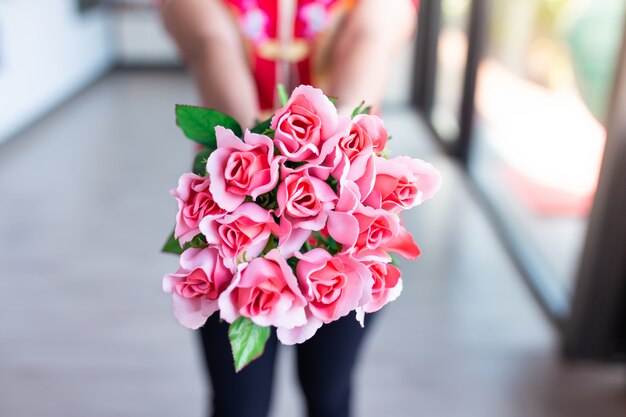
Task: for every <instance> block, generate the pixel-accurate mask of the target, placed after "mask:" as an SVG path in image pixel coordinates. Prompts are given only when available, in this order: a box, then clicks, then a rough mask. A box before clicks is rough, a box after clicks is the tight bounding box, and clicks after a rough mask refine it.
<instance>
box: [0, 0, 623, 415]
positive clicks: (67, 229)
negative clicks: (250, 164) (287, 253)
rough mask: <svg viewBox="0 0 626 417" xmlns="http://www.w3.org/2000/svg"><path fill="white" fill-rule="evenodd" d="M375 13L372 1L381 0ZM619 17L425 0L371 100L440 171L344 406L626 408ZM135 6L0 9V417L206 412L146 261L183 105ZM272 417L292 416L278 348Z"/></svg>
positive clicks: (191, 353) (611, 11)
mask: <svg viewBox="0 0 626 417" xmlns="http://www.w3.org/2000/svg"><path fill="white" fill-rule="evenodd" d="M381 1H382V0H381ZM625 19H626V2H624V1H619V0H423V1H422V4H421V8H420V13H419V22H418V30H417V33H416V36H415V39H414V42H413V43H412V44H411V45H409V46H408V47H407V48H405V50H404V51H403V52H402V56H401V57H400V58H399V59H398V60H397V62H395V63H394V69H393V76H392V80H391V83H390V85H389V89H388V94H387V96H386V100H385V105H384V108H383V113H384V118H385V123H386V126H387V127H388V130H389V131H390V132H391V134H392V135H393V137H394V140H393V141H392V143H391V147H392V152H393V153H395V154H408V155H411V156H413V157H420V158H422V159H426V160H428V161H431V162H432V163H433V164H435V166H437V167H438V168H439V169H440V170H441V171H442V174H443V176H444V185H443V188H442V190H441V191H440V192H439V194H438V195H437V196H436V198H434V199H433V200H432V201H429V202H428V203H426V204H424V206H422V207H419V208H417V209H415V210H413V211H411V213H409V214H408V215H407V216H406V222H407V226H408V228H409V229H410V231H411V232H412V233H413V234H414V235H415V237H416V240H417V242H418V244H419V245H420V246H421V248H422V251H423V255H422V257H421V258H420V259H419V260H418V261H417V262H406V263H404V264H403V271H404V277H405V279H404V281H405V290H404V294H403V296H402V297H400V299H399V300H398V301H396V302H395V303H393V304H392V305H389V306H388V307H386V308H385V311H384V313H383V314H382V315H381V319H380V320H378V322H377V323H376V324H375V326H374V327H373V329H372V332H371V334H370V338H369V341H368V344H367V346H366V347H365V349H364V351H363V352H362V358H361V359H362V360H361V366H360V368H359V371H358V374H357V381H356V383H357V391H356V392H355V406H356V415H357V416H365V417H374V416H376V417H379V416H398V417H400V416H442V417H448V416H481V417H483V416H498V417H500V416H507V417H508V416H513V417H515V416H520V417H521V416H524V417H529V416H532V417H535V416H536V417H542V416H546V417H548V416H550V417H551V416H568V417H571V416H576V417H577V416H581V417H583V416H584V417H589V416H602V417H604V416H606V417H612V416H616V417H617V416H625V415H626V373H625V372H624V360H625V359H626V36H625V33H626V32H625V30H626V27H625V25H624V22H625V21H626V20H625ZM197 102H198V97H197V95H196V93H195V91H194V87H193V84H192V80H191V78H190V77H189V76H188V75H187V74H186V73H185V71H184V69H183V67H182V65H181V64H180V62H179V60H178V58H177V56H176V52H175V49H174V47H173V45H172V43H171V41H170V40H169V38H168V37H167V35H166V34H165V32H164V30H163V28H162V26H161V23H160V19H159V16H158V13H157V11H156V9H155V7H154V4H153V2H152V1H150V0H137V1H133V0H114V1H113V0H112V1H98V0H0V388H1V389H0V416H3V417H5V416H6V417H13V416H16V417H30V416H66V417H67V416H87V415H88V416H138V415H150V416H171V415H177V416H201V415H205V413H206V404H207V398H208V392H210V387H206V382H205V376H204V374H203V368H202V363H201V360H200V359H201V358H200V356H199V350H198V348H199V346H198V345H197V340H196V337H195V335H194V334H193V332H191V331H188V330H185V329H183V328H181V327H180V326H179V325H178V324H177V323H176V322H175V321H174V319H173V317H172V315H171V301H170V299H169V297H168V296H167V295H165V294H163V293H162V292H161V277H162V276H163V275H164V274H165V273H167V272H170V271H173V270H175V268H176V259H175V258H174V257H169V256H166V255H161V254H160V253H159V249H160V246H161V244H162V241H163V240H164V238H165V237H166V236H167V234H168V232H169V230H170V229H171V227H170V226H171V224H172V223H173V219H174V214H175V211H176V205H175V203H174V201H173V200H172V199H171V198H170V197H169V195H168V190H169V189H170V188H172V187H174V186H175V184H176V180H177V178H178V176H179V175H180V174H181V173H182V172H184V171H186V170H187V169H188V167H189V165H190V162H191V158H192V154H193V148H192V145H191V144H190V143H188V142H187V141H186V140H185V139H184V138H183V136H182V134H181V133H180V132H179V131H178V129H177V128H176V126H175V123H174V111H173V109H174V104H175V103H197ZM279 357H280V361H279V373H278V378H277V380H276V382H275V386H276V390H275V395H274V401H273V415H274V416H277V417H287V416H297V415H301V407H300V398H301V394H300V392H299V389H298V386H297V383H296V378H295V374H294V367H293V366H292V361H293V351H292V350H291V349H290V348H283V349H282V350H281V352H280V355H279Z"/></svg>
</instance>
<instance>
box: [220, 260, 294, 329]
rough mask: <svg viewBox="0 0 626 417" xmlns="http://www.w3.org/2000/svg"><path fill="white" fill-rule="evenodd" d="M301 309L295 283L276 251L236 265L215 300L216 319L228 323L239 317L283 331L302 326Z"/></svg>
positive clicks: (288, 268)
mask: <svg viewBox="0 0 626 417" xmlns="http://www.w3.org/2000/svg"><path fill="white" fill-rule="evenodd" d="M305 306H306V300H305V298H304V297H303V295H302V293H301V291H300V288H299V287H298V281H297V280H296V277H295V275H294V274H293V271H292V270H291V267H289V265H288V264H287V261H285V258H283V256H282V255H281V254H280V253H279V251H278V250H277V249H272V250H271V251H269V252H268V253H267V254H266V255H265V256H264V257H262V258H255V259H253V260H252V261H250V263H243V264H239V265H238V267H237V273H236V275H235V278H234V279H233V281H232V283H231V285H230V286H229V287H228V288H227V289H226V290H225V291H224V292H223V293H222V295H221V296H220V298H219V307H220V317H221V318H222V319H224V320H226V321H227V322H229V323H232V322H233V321H235V320H237V318H238V317H240V316H243V317H248V318H250V319H251V320H252V321H253V322H254V323H255V324H257V325H259V326H276V327H279V328H285V329H292V328H294V327H297V326H302V325H304V324H305V323H306V313H305Z"/></svg>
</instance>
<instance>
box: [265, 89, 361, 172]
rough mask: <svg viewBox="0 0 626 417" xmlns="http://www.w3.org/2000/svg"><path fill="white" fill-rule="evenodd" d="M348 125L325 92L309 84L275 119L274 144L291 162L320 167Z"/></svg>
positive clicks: (296, 94) (294, 92) (275, 115)
mask: <svg viewBox="0 0 626 417" xmlns="http://www.w3.org/2000/svg"><path fill="white" fill-rule="evenodd" d="M348 126H349V121H348V119H345V118H340V117H339V116H338V115H337V109H336V108H335V106H334V105H333V103H331V101H330V100H329V99H328V97H326V96H325V95H324V93H322V90H319V89H317V88H313V87H311V86H308V85H301V86H299V87H296V88H295V89H294V90H293V93H292V94H291V97H290V98H289V100H288V101H287V103H286V104H285V106H284V107H282V108H280V109H278V110H277V111H276V113H275V114H274V117H273V118H272V122H271V127H272V129H274V130H275V133H274V143H275V144H276V146H277V147H278V149H279V150H280V152H281V154H282V155H284V156H285V157H287V159H288V160H290V161H295V162H301V161H308V162H311V163H312V164H319V163H320V162H322V161H323V160H324V159H325V158H326V156H327V155H328V154H329V153H330V152H331V151H332V150H333V149H334V148H335V147H336V146H337V141H338V140H339V137H340V136H341V135H342V134H343V131H345V130H347V129H348Z"/></svg>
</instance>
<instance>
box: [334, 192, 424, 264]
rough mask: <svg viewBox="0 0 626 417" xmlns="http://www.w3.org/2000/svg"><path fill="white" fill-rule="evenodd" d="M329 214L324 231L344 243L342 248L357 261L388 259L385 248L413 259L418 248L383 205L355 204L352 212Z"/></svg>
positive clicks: (418, 252) (395, 216)
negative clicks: (326, 229)
mask: <svg viewBox="0 0 626 417" xmlns="http://www.w3.org/2000/svg"><path fill="white" fill-rule="evenodd" d="M341 216H342V217H339V218H338V217H337V215H335V214H333V215H331V217H330V219H329V224H328V232H329V233H330V235H331V236H332V237H333V239H335V240H337V241H338V242H341V243H343V244H344V246H343V252H345V253H350V254H351V256H353V257H354V258H355V259H358V260H359V261H382V262H388V261H389V260H390V258H389V255H388V253H387V252H395V253H398V254H400V255H402V256H404V257H405V258H409V259H416V258H417V257H418V256H419V254H420V250H419V248H418V247H417V245H416V244H415V241H414V240H413V237H412V236H411V234H410V233H409V232H408V231H407V230H406V229H405V228H404V227H403V226H402V225H400V219H399V218H398V216H397V215H395V214H392V213H389V212H387V211H385V210H383V209H373V208H371V207H365V206H363V205H360V204H359V205H358V206H357V207H356V209H355V210H353V211H352V212H347V213H343V214H341Z"/></svg>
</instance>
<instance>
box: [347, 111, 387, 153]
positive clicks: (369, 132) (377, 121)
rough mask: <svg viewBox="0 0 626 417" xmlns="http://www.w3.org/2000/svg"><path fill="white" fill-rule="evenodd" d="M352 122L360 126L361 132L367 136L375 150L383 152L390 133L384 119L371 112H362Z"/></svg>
mask: <svg viewBox="0 0 626 417" xmlns="http://www.w3.org/2000/svg"><path fill="white" fill-rule="evenodd" d="M352 123H353V124H354V125H356V126H358V128H359V134H360V135H363V136H367V138H368V139H367V140H368V141H370V142H371V144H372V150H373V151H374V152H377V153H378V152H382V151H384V150H385V146H387V137H388V133H387V130H386V129H385V124H384V123H383V119H381V118H380V117H378V116H374V115H370V114H360V115H358V116H356V117H355V118H354V119H352Z"/></svg>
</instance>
